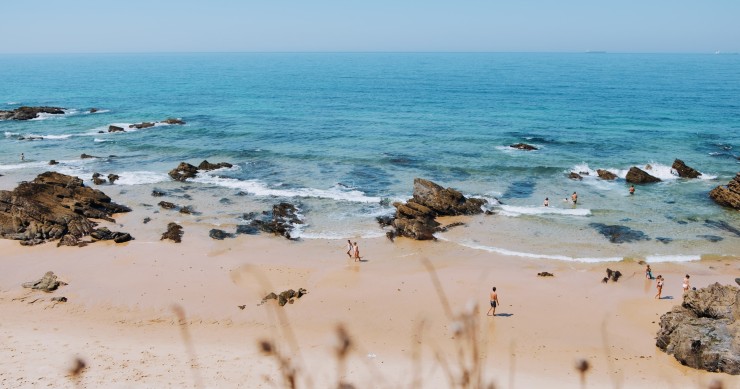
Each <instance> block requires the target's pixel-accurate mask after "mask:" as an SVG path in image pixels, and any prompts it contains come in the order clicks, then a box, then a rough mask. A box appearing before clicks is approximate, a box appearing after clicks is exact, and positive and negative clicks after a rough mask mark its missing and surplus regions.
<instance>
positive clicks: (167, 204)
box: [157, 201, 177, 209]
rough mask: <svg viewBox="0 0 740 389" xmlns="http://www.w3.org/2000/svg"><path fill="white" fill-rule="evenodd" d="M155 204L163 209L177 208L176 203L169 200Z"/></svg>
mask: <svg viewBox="0 0 740 389" xmlns="http://www.w3.org/2000/svg"><path fill="white" fill-rule="evenodd" d="M157 205H159V206H160V207H162V208H164V209H175V208H177V205H175V204H173V203H171V202H169V201H160V202H159V203H158V204H157Z"/></svg>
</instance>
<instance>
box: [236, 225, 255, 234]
mask: <svg viewBox="0 0 740 389" xmlns="http://www.w3.org/2000/svg"><path fill="white" fill-rule="evenodd" d="M236 233H237V234H247V235H257V234H259V233H260V230H259V228H257V227H255V226H253V225H251V224H240V225H238V226H236Z"/></svg>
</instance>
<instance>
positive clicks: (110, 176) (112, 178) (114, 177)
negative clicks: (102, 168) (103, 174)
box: [108, 173, 121, 184]
mask: <svg viewBox="0 0 740 389" xmlns="http://www.w3.org/2000/svg"><path fill="white" fill-rule="evenodd" d="M119 178H121V177H119V176H118V174H113V173H111V174H108V182H110V183H111V184H112V183H114V182H116V180H117V179H119Z"/></svg>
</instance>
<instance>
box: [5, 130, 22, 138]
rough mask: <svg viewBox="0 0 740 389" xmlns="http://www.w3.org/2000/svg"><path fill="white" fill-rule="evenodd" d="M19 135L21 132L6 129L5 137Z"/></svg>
mask: <svg viewBox="0 0 740 389" xmlns="http://www.w3.org/2000/svg"><path fill="white" fill-rule="evenodd" d="M19 135H20V134H19V133H17V132H10V131H5V137H6V138H12V137H14V136H19Z"/></svg>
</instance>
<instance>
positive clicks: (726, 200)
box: [709, 173, 740, 209]
mask: <svg viewBox="0 0 740 389" xmlns="http://www.w3.org/2000/svg"><path fill="white" fill-rule="evenodd" d="M709 197H711V198H712V200H714V202H715V203H717V204H719V205H722V206H725V207H730V208H733V209H740V173H737V174H736V175H735V178H733V179H732V180H731V181H730V182H729V183H728V184H727V185H720V186H718V187H716V188H714V189H712V190H711V191H710V192H709Z"/></svg>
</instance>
